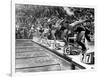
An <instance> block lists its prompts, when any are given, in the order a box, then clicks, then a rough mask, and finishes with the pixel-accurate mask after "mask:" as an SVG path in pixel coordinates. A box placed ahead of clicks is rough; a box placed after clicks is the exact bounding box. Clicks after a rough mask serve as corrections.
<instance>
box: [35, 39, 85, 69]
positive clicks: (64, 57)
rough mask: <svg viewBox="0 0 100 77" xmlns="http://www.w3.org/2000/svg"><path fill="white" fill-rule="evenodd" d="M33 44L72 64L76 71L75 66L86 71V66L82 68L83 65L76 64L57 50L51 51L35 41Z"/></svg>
mask: <svg viewBox="0 0 100 77" xmlns="http://www.w3.org/2000/svg"><path fill="white" fill-rule="evenodd" d="M33 42H34V43H36V44H38V45H40V46H41V47H43V48H45V49H47V50H49V51H51V52H52V53H54V54H56V55H57V56H60V57H61V58H63V59H65V60H67V61H68V62H70V63H71V64H72V66H73V69H74V67H75V66H77V67H79V68H80V69H86V68H85V67H84V66H82V65H80V64H78V63H76V62H75V61H73V60H72V59H71V58H70V57H68V56H64V55H62V54H60V53H59V52H57V51H56V50H52V49H50V48H48V47H46V46H44V45H41V44H39V43H37V42H35V41H33Z"/></svg>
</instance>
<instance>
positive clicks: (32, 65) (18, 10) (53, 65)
mask: <svg viewBox="0 0 100 77" xmlns="http://www.w3.org/2000/svg"><path fill="white" fill-rule="evenodd" d="M94 37H95V8H90V7H76V6H75V7H74V6H72V7H69V6H51V5H35V4H18V3H16V4H15V72H24V73H27V72H33V73H34V72H47V71H67V70H72V71H73V70H94V69H95V67H94V66H95V39H94Z"/></svg>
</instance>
